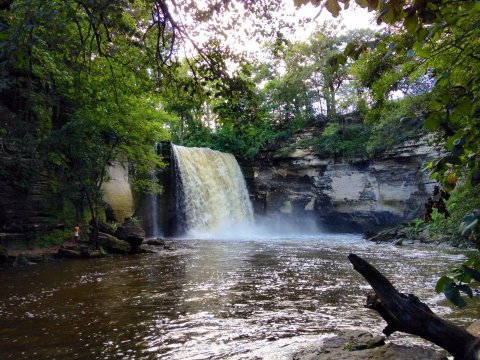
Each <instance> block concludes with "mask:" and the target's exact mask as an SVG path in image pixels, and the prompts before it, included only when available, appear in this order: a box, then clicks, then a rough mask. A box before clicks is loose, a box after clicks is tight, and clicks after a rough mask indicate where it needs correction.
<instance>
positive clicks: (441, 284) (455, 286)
mask: <svg viewBox="0 0 480 360" xmlns="http://www.w3.org/2000/svg"><path fill="white" fill-rule="evenodd" d="M479 281H480V257H478V255H477V256H475V257H471V258H470V259H468V260H467V261H465V262H464V263H463V264H462V265H461V266H460V267H459V268H457V269H455V270H453V271H452V272H451V273H450V274H448V275H444V276H442V277H441V278H440V279H439V280H438V281H437V284H436V286H435V291H436V292H437V293H441V292H443V293H444V294H445V297H446V298H447V299H448V300H450V301H451V302H452V303H453V304H455V305H456V306H459V307H463V306H465V305H466V304H467V303H466V302H465V300H464V299H463V298H462V296H461V295H462V294H461V293H463V294H465V295H467V296H468V297H469V298H472V297H473V291H472V288H471V287H470V284H471V283H472V282H479Z"/></svg>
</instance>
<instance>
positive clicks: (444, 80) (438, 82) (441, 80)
mask: <svg viewBox="0 0 480 360" xmlns="http://www.w3.org/2000/svg"><path fill="white" fill-rule="evenodd" d="M449 77H450V74H449V73H448V72H444V73H442V74H441V75H440V76H439V77H438V78H436V79H435V86H443V85H446V84H448V79H449Z"/></svg>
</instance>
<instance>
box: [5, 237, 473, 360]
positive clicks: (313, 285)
mask: <svg viewBox="0 0 480 360" xmlns="http://www.w3.org/2000/svg"><path fill="white" fill-rule="evenodd" d="M177 247H178V248H179V249H178V250H177V251H175V252H169V253H167V254H165V253H163V254H151V255H145V256H135V257H125V258H115V259H102V260H98V261H79V262H76V261H71V262H64V263H61V264H55V263H54V264H41V265H38V266H37V267H36V268H35V272H33V273H32V272H29V270H28V269H24V270H22V269H20V270H19V269H15V270H9V269H7V271H5V272H4V273H3V274H2V282H3V284H4V287H3V288H4V289H5V291H2V292H1V293H0V357H1V358H2V359H3V358H5V359H29V358H35V357H37V358H45V359H49V358H52V359H53V358H72V357H74V358H108V359H109V358H124V359H142V358H145V359H151V358H158V359H164V360H174V359H254V358H265V359H286V358H288V354H291V353H292V352H293V351H295V350H296V349H298V348H299V347H301V346H305V344H307V345H308V344H316V343H318V342H319V341H321V339H322V337H325V336H330V335H331V334H332V333H334V332H336V331H339V330H341V329H348V330H350V329H365V328H368V329H370V330H371V331H376V332H380V331H381V330H382V328H383V326H384V324H383V323H382V321H381V319H379V317H378V316H377V315H376V314H375V313H373V312H372V311H370V310H368V309H365V308H364V307H363V303H364V301H365V294H366V293H367V292H368V291H370V287H369V286H368V284H367V283H366V282H365V281H364V280H363V278H362V277H361V276H360V275H358V274H357V273H356V272H355V271H354V270H353V269H352V266H351V265H350V263H349V262H348V259H347V255H348V254H349V253H350V252H355V253H357V254H358V255H360V256H362V257H364V258H366V259H367V260H369V261H370V262H371V263H372V264H374V265H375V266H377V267H378V268H379V269H380V270H381V271H382V272H384V273H385V274H386V275H387V277H389V278H390V279H391V281H392V282H393V283H394V285H395V286H397V287H398V288H399V289H400V290H401V291H404V292H407V293H415V294H417V295H418V296H419V298H420V299H421V300H422V301H424V302H426V303H427V304H428V305H429V306H431V307H432V308H433V310H434V311H436V312H437V313H439V314H441V315H444V316H446V317H448V318H450V319H451V320H452V321H454V322H456V323H458V324H465V323H467V322H468V321H470V320H471V319H472V318H474V317H478V313H476V312H475V311H472V310H460V311H459V310H457V309H455V310H453V309H452V307H451V306H450V305H449V304H448V303H447V302H446V301H445V300H444V299H443V297H442V296H441V295H438V294H436V293H435V292H434V285H435V282H436V279H437V278H438V276H439V275H440V274H441V273H442V271H444V268H445V266H446V265H447V266H448V264H452V265H455V264H458V263H459V262H461V261H462V260H463V259H464V255H463V254H462V253H461V252H447V251H444V250H438V249H435V248H398V247H394V246H391V245H376V244H372V243H369V242H366V241H363V240H362V239H361V237H359V236H352V235H328V236H322V237H318V236H316V237H315V236H306V237H299V238H280V237H278V238H275V239H256V240H254V241H252V239H237V240H235V241H227V240H198V239H197V240H195V239H190V240H177ZM393 339H394V340H395V341H397V342H400V343H402V342H410V341H412V337H409V336H406V335H401V334H399V335H394V336H393ZM414 341H417V340H414ZM417 342H420V343H422V344H425V343H423V342H421V341H417Z"/></svg>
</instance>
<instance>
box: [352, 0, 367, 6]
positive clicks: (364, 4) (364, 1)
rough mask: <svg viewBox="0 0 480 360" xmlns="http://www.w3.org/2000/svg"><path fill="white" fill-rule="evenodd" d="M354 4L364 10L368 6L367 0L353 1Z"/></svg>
mask: <svg viewBox="0 0 480 360" xmlns="http://www.w3.org/2000/svg"><path fill="white" fill-rule="evenodd" d="M355 2H356V3H357V4H358V5H359V6H360V7H362V8H366V7H367V6H368V0H355Z"/></svg>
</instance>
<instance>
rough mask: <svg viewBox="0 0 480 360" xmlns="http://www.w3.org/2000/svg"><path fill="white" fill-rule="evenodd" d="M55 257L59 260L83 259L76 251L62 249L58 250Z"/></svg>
mask: <svg viewBox="0 0 480 360" xmlns="http://www.w3.org/2000/svg"><path fill="white" fill-rule="evenodd" d="M57 256H58V257H61V258H68V259H81V258H82V257H83V256H82V253H81V252H80V251H78V250H73V249H64V248H60V249H58V251H57Z"/></svg>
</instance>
